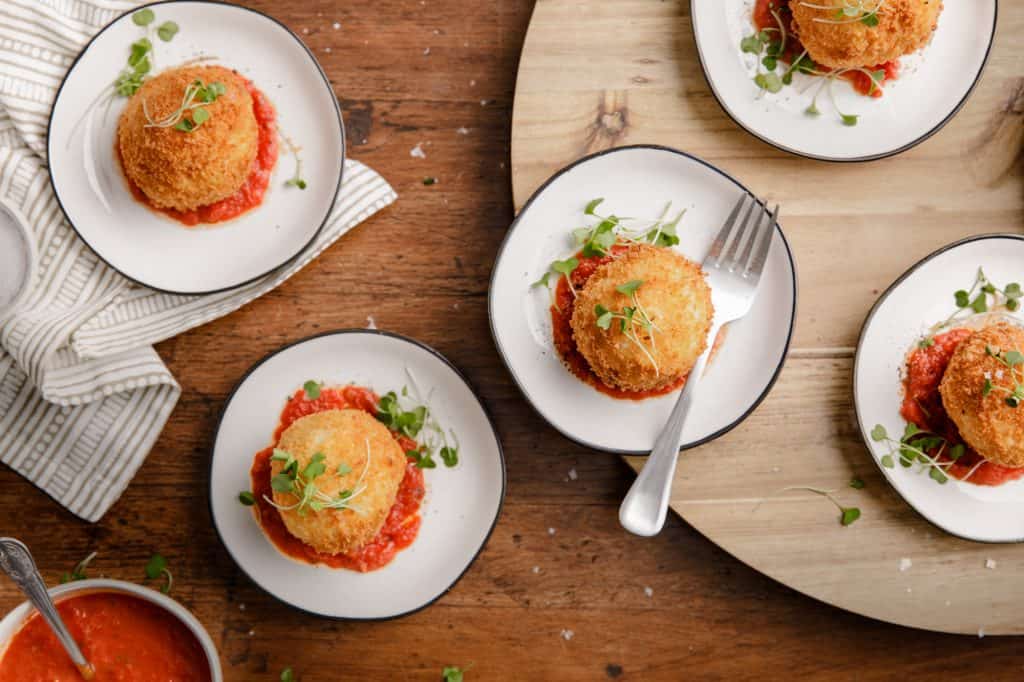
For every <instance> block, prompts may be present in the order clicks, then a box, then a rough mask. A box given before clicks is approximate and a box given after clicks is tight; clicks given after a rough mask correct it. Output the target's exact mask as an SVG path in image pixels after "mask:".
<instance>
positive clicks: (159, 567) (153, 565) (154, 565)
mask: <svg viewBox="0 0 1024 682" xmlns="http://www.w3.org/2000/svg"><path fill="white" fill-rule="evenodd" d="M166 568H167V559H164V558H163V557H162V556H161V555H159V554H154V555H153V556H151V557H150V558H149V561H148V562H147V563H146V577H147V578H149V579H150V580H156V579H157V578H159V577H160V574H161V573H162V572H163V571H164V570H165V569H166Z"/></svg>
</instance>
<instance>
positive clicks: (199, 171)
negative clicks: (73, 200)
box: [117, 66, 259, 211]
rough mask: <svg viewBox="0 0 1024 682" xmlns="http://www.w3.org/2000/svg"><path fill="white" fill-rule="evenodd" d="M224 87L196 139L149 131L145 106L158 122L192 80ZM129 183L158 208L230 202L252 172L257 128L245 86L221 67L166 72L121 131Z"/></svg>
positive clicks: (129, 109)
mask: <svg viewBox="0 0 1024 682" xmlns="http://www.w3.org/2000/svg"><path fill="white" fill-rule="evenodd" d="M196 79H199V80H202V81H203V83H205V84H207V85H209V84H210V83H214V82H219V83H222V84H223V85H224V87H225V88H226V92H225V93H224V94H223V95H221V96H220V97H218V98H217V100H216V101H215V102H212V103H210V104H208V105H205V108H206V109H207V111H209V113H210V118H209V119H208V120H207V121H206V122H205V123H203V124H202V125H201V126H199V127H198V128H197V129H195V130H194V131H193V132H190V133H188V132H184V131H181V130H175V129H174V128H173V127H171V128H154V127H146V123H147V119H146V114H145V110H144V109H143V102H145V107H146V110H148V111H149V114H150V117H151V118H152V119H153V120H154V121H156V120H160V119H162V118H165V117H166V116H168V115H170V114H172V113H174V112H175V111H176V110H177V109H178V108H179V107H180V106H181V103H182V99H183V97H184V95H185V88H187V87H188V85H189V84H190V83H192V82H193V81H194V80H196ZM117 141H118V150H119V151H120V156H121V164H122V167H123V168H124V172H125V175H126V176H127V177H128V178H129V179H130V180H131V181H132V182H133V183H135V185H136V186H138V188H139V189H140V190H142V192H143V194H145V195H146V196H147V197H148V198H149V200H150V201H152V202H153V204H154V205H155V206H157V207H158V208H173V209H176V210H179V211H190V210H194V209H196V208H199V207H200V206H207V205H209V204H213V203H216V202H218V201H220V200H221V199H226V198H227V197H230V196H231V195H233V194H234V193H235V192H237V191H238V190H239V188H241V186H242V185H243V184H244V183H245V181H246V179H247V178H248V177H249V173H250V172H251V171H252V165H253V161H254V160H255V158H256V153H257V151H258V148H259V126H258V125H257V123H256V116H255V114H254V113H253V103H252V97H251V96H250V94H249V91H248V90H247V89H246V87H245V82H244V81H243V80H242V78H241V77H240V76H238V75H237V74H235V73H234V72H233V71H230V70H228V69H225V68H223V67H220V66H183V67H179V68H175V69H169V70H168V71H164V72H163V73H161V74H160V75H158V76H155V77H153V78H151V79H149V80H148V81H146V83H145V84H144V85H143V86H142V88H140V89H139V91H138V92H137V93H135V95H133V96H132V98H131V99H130V100H128V105H127V106H126V107H125V109H124V112H122V114H121V118H120V120H119V122H118V126H117Z"/></svg>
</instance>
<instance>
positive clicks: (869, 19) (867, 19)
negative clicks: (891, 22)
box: [860, 12, 878, 28]
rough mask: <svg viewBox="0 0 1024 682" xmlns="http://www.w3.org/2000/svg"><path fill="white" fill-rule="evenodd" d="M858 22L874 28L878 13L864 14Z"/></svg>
mask: <svg viewBox="0 0 1024 682" xmlns="http://www.w3.org/2000/svg"><path fill="white" fill-rule="evenodd" d="M860 23H862V24H864V25H865V26H870V27H871V28H874V27H875V26H878V14H877V13H875V12H872V13H870V14H865V15H864V18H862V19H861V20H860Z"/></svg>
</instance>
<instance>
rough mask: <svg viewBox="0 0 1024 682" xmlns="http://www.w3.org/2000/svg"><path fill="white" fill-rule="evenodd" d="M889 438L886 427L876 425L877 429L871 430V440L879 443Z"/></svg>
mask: <svg viewBox="0 0 1024 682" xmlns="http://www.w3.org/2000/svg"><path fill="white" fill-rule="evenodd" d="M888 437H889V434H888V433H886V431H885V427H884V426H882V425H881V424H875V428H873V429H871V440H873V441H875V442H876V443H877V442H880V441H883V440H885V439H886V438H888Z"/></svg>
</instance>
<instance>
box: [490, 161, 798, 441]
mask: <svg viewBox="0 0 1024 682" xmlns="http://www.w3.org/2000/svg"><path fill="white" fill-rule="evenodd" d="M746 191H747V190H746V188H744V187H743V186H742V185H741V184H739V183H738V182H737V181H736V180H734V179H733V178H731V177H729V176H728V175H726V174H725V173H723V172H722V171H720V170H718V169H717V168H715V167H714V166H711V165H710V164H708V163H706V162H704V161H701V160H700V159H697V158H695V157H693V156H690V155H688V154H685V153H683V152H680V151H677V150H674V149H669V148H667V147H656V146H648V145H640V146H634V147H620V148H617V149H611V150H608V151H604V152H600V153H598V154H594V155H592V156H588V157H586V158H583V159H581V160H579V161H577V162H576V163H574V164H572V165H570V166H568V167H567V168H565V169H563V170H561V171H559V172H558V173H556V174H555V175H554V176H553V177H552V178H551V179H549V180H548V181H547V182H546V183H545V184H544V185H543V186H541V188H540V189H538V190H537V192H536V193H535V194H534V195H533V196H532V197H530V200H529V201H527V202H526V205H525V206H524V207H523V210H522V212H521V213H520V214H519V217H518V218H516V220H515V222H513V223H512V227H510V228H509V231H508V235H507V236H506V237H505V241H504V243H503V244H502V246H501V250H500V251H499V253H498V259H497V262H496V263H495V266H494V271H493V273H492V275H491V287H490V294H489V300H488V304H489V314H490V318H491V331H492V333H493V334H494V340H495V342H496V344H497V346H498V351H499V352H500V353H501V356H502V359H503V360H504V361H505V364H506V365H507V366H508V368H509V371H510V372H511V373H512V377H513V378H514V379H515V381H516V383H517V384H518V385H519V388H520V389H521V390H522V391H523V394H524V395H525V396H526V399H527V400H528V401H529V402H530V403H531V404H532V405H533V407H534V408H535V409H536V410H537V411H538V412H539V413H540V414H541V416H542V417H544V418H545V419H546V420H547V421H548V423H550V424H551V425H552V426H553V427H555V428H556V429H558V430H559V431H560V432H561V433H562V434H563V435H564V436H566V437H567V438H569V439H571V440H574V441H576V442H577V443H580V444H581V445H585V446H587V447H590V448H594V449H596V450H604V451H607V452H614V453H619V454H634V455H646V454H649V453H650V450H651V447H653V445H654V440H655V438H656V437H657V435H658V433H659V432H660V431H661V429H662V427H663V426H664V425H665V422H666V420H667V419H668V415H669V412H671V411H672V406H673V405H674V404H675V401H676V397H677V396H678V392H675V393H671V394H669V395H666V396H661V397H658V398H649V399H647V400H643V401H631V400H619V399H616V398H611V397H609V396H607V395H605V394H603V393H600V392H599V391H597V390H595V389H594V388H593V387H592V386H589V385H587V384H585V383H583V382H582V381H580V380H579V379H578V378H577V377H575V376H574V375H572V374H571V373H570V372H569V371H568V370H567V369H566V368H565V367H564V365H563V364H562V362H561V359H560V358H559V355H558V352H557V351H556V350H555V349H554V347H553V345H552V339H551V315H550V297H549V294H548V292H546V291H544V290H543V288H542V287H533V288H531V286H530V285H531V283H532V282H534V281H536V280H537V279H538V278H539V277H540V276H541V275H542V274H543V273H544V272H545V271H546V270H547V268H548V266H549V264H550V263H551V261H553V260H556V259H562V258H565V257H566V254H567V253H568V252H569V251H570V250H571V248H572V244H571V239H570V231H571V230H572V228H574V227H578V226H579V225H581V224H582V222H583V221H582V217H583V208H584V206H586V204H587V202H588V201H589V200H591V199H594V198H597V197H604V198H605V203H604V204H602V206H601V208H602V210H606V211H608V212H610V213H615V214H616V215H628V216H635V217H647V216H651V217H654V216H656V215H657V214H658V213H659V212H660V211H661V209H662V208H663V207H664V205H665V202H667V201H672V202H673V206H674V208H675V209H681V208H684V207H685V208H686V209H687V213H686V215H685V217H684V218H683V220H682V222H681V223H680V225H679V238H680V244H679V246H677V247H675V248H677V249H678V250H679V251H680V252H682V253H683V254H685V255H686V256H688V257H689V258H690V259H692V260H694V261H697V262H698V263H699V262H701V261H703V260H704V256H705V255H706V252H707V250H708V247H709V246H710V245H711V242H712V240H713V239H714V237H715V235H716V234H717V233H718V231H719V229H721V227H722V224H723V223H724V222H725V219H726V217H727V216H728V215H729V211H730V210H731V209H732V207H733V206H734V205H735V204H736V201H737V200H738V199H739V197H740V195H741V194H742V193H743V192H746ZM795 313H796V270H795V267H794V265H793V256H792V253H790V250H789V245H788V244H787V243H786V238H785V237H784V236H783V234H782V230H781V229H779V230H777V231H776V234H775V237H774V239H773V241H772V246H771V251H770V253H769V257H768V262H767V265H766V267H765V271H764V274H763V276H762V279H761V285H760V289H759V291H758V298H757V301H756V302H755V303H754V307H753V309H752V310H751V312H750V314H749V315H747V317H745V318H744V319H742V320H740V321H738V322H736V323H734V324H732V325H730V326H729V328H728V331H727V336H726V339H725V343H724V344H723V345H722V348H721V350H720V351H719V353H718V355H717V356H716V358H715V359H714V361H713V362H712V363H711V364H710V366H709V367H708V369H707V372H706V374H705V378H704V382H706V385H704V387H703V389H702V390H701V392H700V398H699V399H698V401H697V403H696V404H695V405H694V407H693V411H692V412H691V413H690V418H689V419H688V420H687V422H686V427H685V428H684V430H683V442H682V446H681V449H686V448H690V447H694V446H696V445H700V444H701V443H705V442H707V441H710V440H712V439H714V438H717V437H718V436H720V435H722V434H724V433H725V432H727V431H729V430H730V429H732V428H733V427H734V426H736V425H737V424H739V423H740V422H741V421H743V419H744V418H746V416H747V415H748V414H750V412H751V411H752V410H753V409H754V408H755V407H756V406H757V405H758V403H760V402H761V400H762V399H763V398H764V397H765V395H767V393H768V390H769V389H770V388H771V386H772V384H773V383H774V382H775V379H776V377H778V374H779V371H780V370H781V369H782V364H783V362H784V360H785V358H786V351H787V349H788V348H789V340H790V336H791V335H792V331H793V322H794V319H795Z"/></svg>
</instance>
